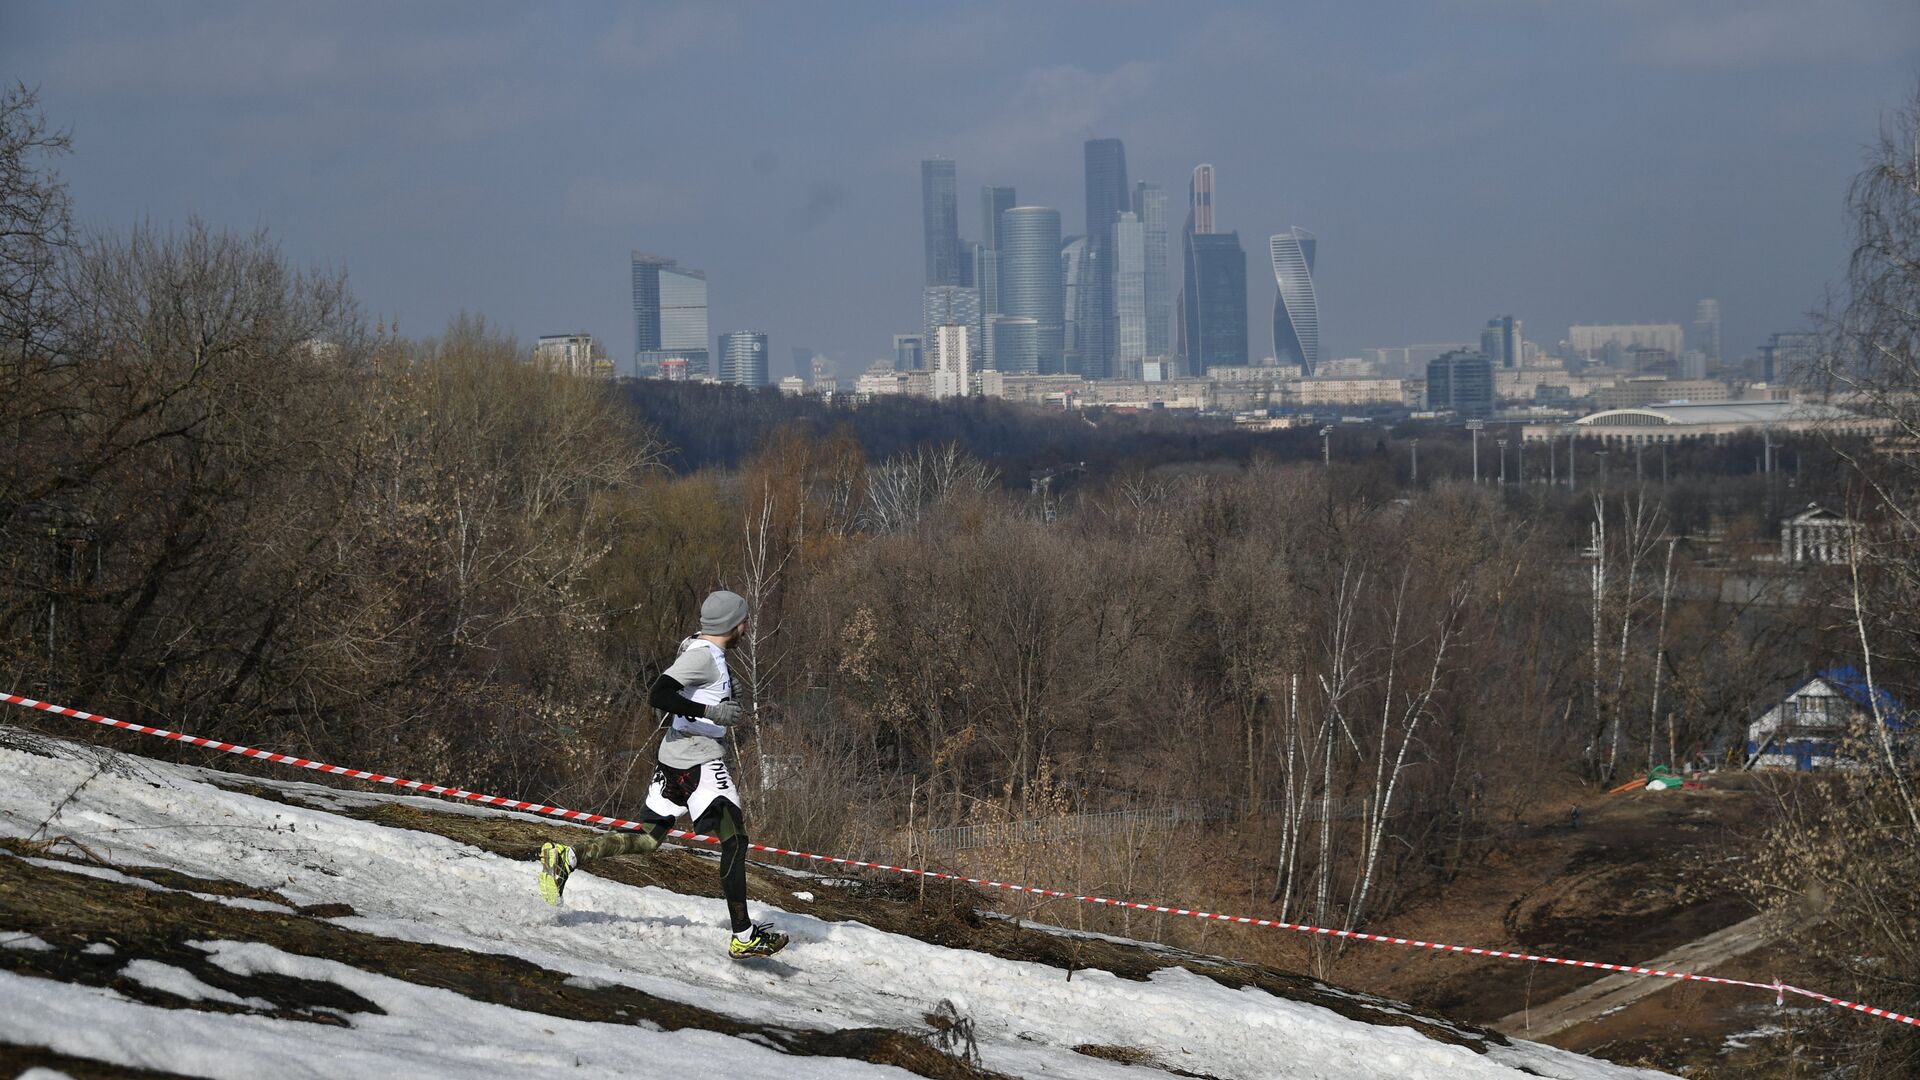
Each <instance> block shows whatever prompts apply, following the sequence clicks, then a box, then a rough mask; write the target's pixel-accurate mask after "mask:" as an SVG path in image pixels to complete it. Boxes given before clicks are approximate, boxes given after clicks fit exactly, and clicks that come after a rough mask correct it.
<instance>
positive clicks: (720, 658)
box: [540, 589, 787, 960]
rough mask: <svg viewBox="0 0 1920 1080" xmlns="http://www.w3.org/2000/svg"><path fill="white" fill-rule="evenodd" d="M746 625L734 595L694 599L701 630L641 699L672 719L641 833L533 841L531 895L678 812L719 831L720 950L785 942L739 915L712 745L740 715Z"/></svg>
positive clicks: (774, 947)
mask: <svg viewBox="0 0 1920 1080" xmlns="http://www.w3.org/2000/svg"><path fill="white" fill-rule="evenodd" d="M746 626H747V602H746V600H745V599H744V598H742V597H741V596H740V595H739V594H738V593H731V592H727V591H726V590H724V589H723V590H721V591H719V592H716V593H713V594H712V595H710V596H708V597H707V599H706V602H705V603H703V604H701V605H700V633H698V634H696V635H695V636H693V637H690V638H688V639H686V640H685V641H682V642H681V643H680V655H679V657H678V658H677V659H676V660H674V662H673V665H672V666H671V667H669V668H667V670H665V671H663V672H661V673H660V677H659V678H658V679H655V680H654V683H653V687H652V689H650V690H649V691H648V692H647V704H649V705H651V706H653V707H654V708H656V709H659V710H660V711H661V712H663V713H666V714H667V716H668V717H669V718H670V719H671V721H672V726H671V727H670V728H669V729H668V731H667V733H666V736H665V737H664V738H663V739H662V741H661V743H660V754H659V761H658V763H657V764H656V765H655V766H654V770H653V784H652V786H651V787H650V788H648V790H647V802H646V807H645V812H644V813H642V814H641V815H640V820H641V821H643V822H645V823H646V826H647V828H646V831H645V832H633V831H629V830H624V829H622V830H615V831H613V832H607V833H602V834H600V835H599V836H596V837H594V838H593V839H592V840H589V841H587V842H586V843H584V844H581V845H579V846H578V847H568V846H567V845H565V844H557V843H553V842H551V841H549V842H547V843H544V844H542V845H540V895H541V897H543V898H544V899H545V900H546V901H547V903H549V904H552V905H554V906H556V907H557V906H559V904H560V895H561V893H562V892H564V891H565V890H566V887H567V878H568V876H569V875H571V874H572V873H573V872H574V871H575V870H576V869H578V868H579V867H580V865H581V864H582V863H588V862H592V861H593V860H595V859H607V858H612V857H613V856H616V855H640V854H645V853H647V852H650V851H652V850H654V849H655V848H657V847H659V846H660V841H661V840H663V839H665V838H666V835H667V830H669V829H671V828H672V827H673V822H674V819H675V818H677V817H679V816H680V815H681V814H686V815H687V816H688V817H689V818H690V819H692V821H693V829H694V831H695V832H699V833H705V834H707V835H708V836H718V837H719V838H720V890H721V892H722V894H723V895H725V896H726V898H727V915H728V916H729V918H731V919H732V921H733V936H732V938H730V939H729V940H728V942H727V953H728V955H730V956H732V957H733V958H734V959H735V960H741V959H745V958H746V957H749V956H771V955H773V954H774V953H777V952H779V951H780V950H781V949H783V948H785V947H786V944H787V935H785V934H782V933H780V932H779V931H777V930H775V929H774V928H773V927H772V926H771V925H768V924H765V923H761V924H758V925H756V924H754V923H753V922H752V921H751V920H749V919H748V918H747V830H746V823H745V820H744V818H743V817H742V815H741V811H740V798H739V795H738V793H737V792H736V791H735V789H734V786H733V777H732V776H731V775H730V774H729V773H728V772H727V763H726V761H725V760H723V758H724V756H725V755H724V750H723V749H722V747H721V744H720V740H721V739H723V738H725V737H726V734H727V728H728V727H730V726H732V725H733V724H734V723H736V722H737V721H738V720H739V719H740V706H739V705H737V704H735V703H734V701H733V677H732V675H731V674H729V673H728V671H727V647H728V646H729V645H732V644H733V643H734V642H735V641H737V640H739V638H740V635H741V633H742V632H743V631H745V629H746Z"/></svg>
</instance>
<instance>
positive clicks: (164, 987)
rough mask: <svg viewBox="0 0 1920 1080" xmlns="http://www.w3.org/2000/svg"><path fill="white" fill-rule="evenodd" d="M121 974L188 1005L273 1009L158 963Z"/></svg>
mask: <svg viewBox="0 0 1920 1080" xmlns="http://www.w3.org/2000/svg"><path fill="white" fill-rule="evenodd" d="M120 974H122V975H124V976H126V977H127V978H129V979H132V980H133V981H134V982H137V983H139V984H140V985H141V986H144V987H146V988H147V989H149V990H159V991H161V992H163V993H168V994H172V995H173V996H175V997H183V998H186V999H187V1000H188V1001H217V1002H219V1003H220V1004H222V1005H239V1006H241V1007H243V1008H248V1009H271V1008H273V1006H272V1005H270V1004H268V1003H267V1002H264V1001H261V1000H260V999H259V998H243V997H240V996H239V995H237V994H230V993H228V992H227V991H225V990H222V989H220V988H219V987H217V986H208V985H207V984H206V983H203V982H201V981H200V980H199V979H198V978H195V977H194V974H193V972H191V971H188V970H186V969H185V968H177V967H174V966H173V965H172V964H163V963H161V962H160V961H158V960H133V961H130V962H129V963H128V964H127V966H126V967H123V968H121V969H120Z"/></svg>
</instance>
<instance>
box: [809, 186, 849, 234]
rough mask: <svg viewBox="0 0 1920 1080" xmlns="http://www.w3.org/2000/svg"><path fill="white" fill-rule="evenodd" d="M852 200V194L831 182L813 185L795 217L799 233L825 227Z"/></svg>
mask: <svg viewBox="0 0 1920 1080" xmlns="http://www.w3.org/2000/svg"><path fill="white" fill-rule="evenodd" d="M852 198H853V192H851V191H849V190H847V188H845V187H844V186H842V185H840V184H837V183H834V182H833V181H831V180H823V181H821V182H819V183H817V184H815V185H813V187H812V189H810V190H809V191H808V192H807V199H806V202H805V203H803V204H802V205H801V207H800V210H799V214H798V217H797V220H798V222H799V225H800V229H801V231H803V232H804V231H806V230H808V229H814V228H818V227H819V226H821V225H825V224H826V223H827V222H828V220H830V219H831V218H832V217H833V215H835V214H837V213H839V212H840V208H841V207H842V206H845V205H846V204H847V202H848V200H850V199H852Z"/></svg>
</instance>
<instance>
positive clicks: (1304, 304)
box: [1267, 225, 1320, 375]
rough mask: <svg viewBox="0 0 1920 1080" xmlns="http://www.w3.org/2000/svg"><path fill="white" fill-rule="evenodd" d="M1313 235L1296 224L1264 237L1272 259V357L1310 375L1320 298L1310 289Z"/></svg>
mask: <svg viewBox="0 0 1920 1080" xmlns="http://www.w3.org/2000/svg"><path fill="white" fill-rule="evenodd" d="M1316 245H1317V241H1316V240H1315V239H1314V235H1313V234H1312V233H1310V232H1308V231H1307V230H1305V229H1302V228H1300V227H1299V226H1298V225H1296V226H1294V227H1293V228H1291V229H1288V230H1287V231H1286V232H1283V233H1277V234H1275V235H1274V236H1273V237H1272V238H1271V239H1269V240H1268V241H1267V251H1268V254H1269V255H1270V256H1271V257H1272V260H1273V282H1274V285H1275V286H1277V287H1278V291H1277V292H1276V293H1275V294H1274V297H1273V359H1274V362H1275V363H1277V364H1298V365H1299V366H1300V370H1301V372H1302V373H1304V374H1307V375H1311V374H1313V369H1314V368H1315V367H1317V366H1318V365H1319V363H1320V300H1319V297H1318V296H1316V295H1315V294H1314V290H1313V254H1314V248H1315V246H1316Z"/></svg>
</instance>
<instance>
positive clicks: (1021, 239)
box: [1000, 206, 1066, 375]
mask: <svg viewBox="0 0 1920 1080" xmlns="http://www.w3.org/2000/svg"><path fill="white" fill-rule="evenodd" d="M1000 245H1001V247H1000V310H1001V311H1002V312H1003V313H1005V314H1007V315H1019V316H1023V317H1025V318H1029V319H1032V320H1033V321H1034V324H1035V325H1034V356H1035V370H1036V371H1038V373H1040V374H1042V375H1056V374H1059V373H1060V371H1061V352H1062V341H1061V338H1062V335H1063V334H1064V333H1065V325H1064V324H1065V322H1066V318H1065V312H1064V311H1063V303H1064V296H1063V285H1062V281H1061V277H1060V211H1058V210H1055V209H1052V208H1051V207H1046V206H1016V207H1013V208H1012V209H1009V210H1007V211H1006V212H1004V213H1002V214H1001V215H1000Z"/></svg>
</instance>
